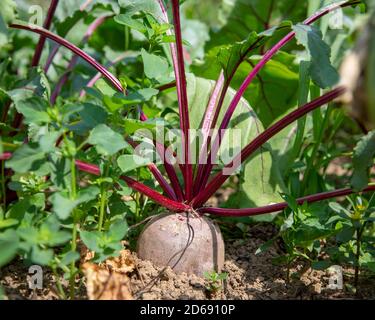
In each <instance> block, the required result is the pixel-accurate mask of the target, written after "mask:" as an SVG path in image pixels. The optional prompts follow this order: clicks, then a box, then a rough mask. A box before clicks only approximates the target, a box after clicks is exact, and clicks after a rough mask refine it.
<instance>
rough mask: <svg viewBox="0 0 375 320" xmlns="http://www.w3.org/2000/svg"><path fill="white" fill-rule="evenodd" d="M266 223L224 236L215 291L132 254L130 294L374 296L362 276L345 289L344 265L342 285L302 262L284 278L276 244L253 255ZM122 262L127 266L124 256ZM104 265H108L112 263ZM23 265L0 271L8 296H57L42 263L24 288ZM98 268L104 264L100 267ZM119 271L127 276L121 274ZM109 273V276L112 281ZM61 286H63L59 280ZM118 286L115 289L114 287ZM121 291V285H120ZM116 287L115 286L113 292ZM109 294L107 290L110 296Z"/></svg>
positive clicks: (348, 274) (373, 285) (267, 230)
mask: <svg viewBox="0 0 375 320" xmlns="http://www.w3.org/2000/svg"><path fill="white" fill-rule="evenodd" d="M273 232H274V230H273V227H272V226H271V225H258V226H253V227H251V229H250V234H249V237H248V238H246V239H240V240H239V239H236V240H227V241H226V250H227V251H226V262H225V270H224V271H225V272H227V273H228V276H227V279H226V280H225V281H224V282H223V283H222V286H221V288H220V290H219V291H218V292H216V293H210V292H208V291H207V289H206V286H207V280H205V279H202V278H199V277H196V276H194V275H186V274H181V275H176V274H175V273H174V272H173V270H172V269H171V268H169V267H168V268H166V269H164V270H163V268H160V267H155V266H154V265H153V264H152V263H151V262H149V261H143V260H140V259H138V258H137V257H136V255H135V253H133V254H132V256H133V259H132V260H133V264H134V268H133V267H131V268H129V270H132V271H131V272H130V273H129V270H128V271H127V272H128V273H127V275H128V277H129V279H130V281H127V282H125V281H124V283H126V286H129V288H127V289H129V291H130V292H131V294H132V296H133V298H134V299H152V300H154V299H246V300H247V299H249V300H251V299H262V300H275V299H374V298H375V280H374V279H372V280H371V279H370V278H368V277H367V278H365V277H363V279H362V280H361V283H360V290H359V292H358V293H357V295H355V294H353V293H351V292H350V290H348V288H347V285H348V284H350V283H351V281H352V278H353V277H352V274H353V270H349V269H345V270H344V289H343V290H330V289H327V286H328V282H329V274H328V272H327V271H316V270H311V269H309V268H305V266H304V265H303V264H302V263H296V264H295V265H294V266H293V267H292V268H291V277H290V278H291V280H290V283H289V284H286V281H285V279H286V269H285V267H282V266H275V265H274V264H273V263H272V259H273V258H274V257H277V256H278V255H279V254H280V249H279V248H277V247H273V248H270V250H269V251H267V252H265V253H262V254H259V255H255V251H256V249H257V248H258V247H259V246H260V245H261V244H262V243H264V242H265V241H266V240H267V239H270V237H272V235H273ZM126 263H127V265H126V267H127V268H128V265H129V263H130V262H129V260H127V262H126ZM106 267H107V269H111V268H112V270H113V266H111V268H108V265H107V266H106ZM27 271H28V269H27V268H26V267H25V266H23V264H22V263H21V262H19V261H18V262H14V263H13V264H12V265H9V266H7V267H5V268H3V270H2V271H0V284H1V285H2V286H3V288H4V289H5V292H6V295H7V298H8V299H39V300H44V299H57V298H58V294H57V290H56V285H55V278H54V276H53V275H52V274H51V273H50V272H48V271H47V270H46V269H45V273H44V283H43V286H44V289H42V290H37V289H36V290H30V289H29V288H28V282H27V277H28V276H27V274H28V272H27ZM102 272H103V270H102ZM124 277H127V276H126V275H124ZM113 279H116V278H112V282H113ZM63 285H64V287H66V286H67V283H66V281H63ZM77 286H80V288H81V289H80V292H81V293H80V294H79V295H78V296H77V298H78V299H87V295H86V278H85V277H82V278H81V279H80V281H79V282H77ZM117 290H118V289H117ZM120 291H121V290H120ZM118 292H119V291H117V293H118ZM110 296H111V295H110V294H109V295H106V297H110Z"/></svg>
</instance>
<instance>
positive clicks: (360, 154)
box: [351, 131, 375, 191]
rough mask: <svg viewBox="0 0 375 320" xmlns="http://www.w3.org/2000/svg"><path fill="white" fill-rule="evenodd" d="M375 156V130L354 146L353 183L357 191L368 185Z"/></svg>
mask: <svg viewBox="0 0 375 320" xmlns="http://www.w3.org/2000/svg"><path fill="white" fill-rule="evenodd" d="M374 156H375V131H371V132H369V133H368V134H367V135H366V136H365V137H363V138H362V139H361V140H360V141H359V142H358V143H357V146H356V147H355V148H354V153H353V176H352V179H351V185H352V187H353V188H354V189H355V190H356V191H361V190H362V189H363V188H365V187H366V186H367V184H368V181H369V170H370V168H371V167H372V166H373V164H374Z"/></svg>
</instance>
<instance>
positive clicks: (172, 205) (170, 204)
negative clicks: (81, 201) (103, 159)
mask: <svg viewBox="0 0 375 320" xmlns="http://www.w3.org/2000/svg"><path fill="white" fill-rule="evenodd" d="M11 157H12V154H11V153H10V152H5V153H3V154H0V161H1V160H8V159H10V158H11ZM76 166H77V168H78V169H79V170H81V171H84V172H87V173H90V174H93V175H96V176H100V169H99V167H98V166H96V165H93V164H90V163H86V162H83V161H80V160H76ZM120 178H121V179H122V180H124V181H125V182H126V183H127V184H128V186H129V187H130V188H132V189H133V190H136V191H138V192H140V193H142V194H144V195H145V196H147V197H149V198H151V199H153V200H154V201H155V202H156V203H159V204H160V205H162V206H163V207H165V208H167V209H169V210H172V211H174V212H183V211H189V210H190V209H191V208H190V207H189V206H188V205H186V204H184V203H180V202H176V201H173V200H171V199H169V198H167V197H165V196H163V195H162V194H160V193H159V192H157V191H155V190H153V189H151V188H150V187H147V186H146V185H144V184H143V183H140V182H137V181H135V180H134V179H132V178H130V177H127V176H121V177H120Z"/></svg>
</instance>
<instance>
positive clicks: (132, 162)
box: [117, 154, 151, 173]
mask: <svg viewBox="0 0 375 320" xmlns="http://www.w3.org/2000/svg"><path fill="white" fill-rule="evenodd" d="M150 163H151V161H150V160H149V159H146V158H143V157H140V156H137V155H136V154H134V155H128V154H125V155H122V156H120V157H119V158H118V159H117V164H118V166H119V167H120V169H121V171H122V172H123V173H126V172H129V171H132V170H134V169H137V168H141V167H144V166H147V165H148V164H150Z"/></svg>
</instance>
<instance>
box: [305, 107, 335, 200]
mask: <svg viewBox="0 0 375 320" xmlns="http://www.w3.org/2000/svg"><path fill="white" fill-rule="evenodd" d="M331 111H332V106H328V108H327V110H326V113H325V115H324V119H323V122H320V124H319V125H320V131H319V132H318V134H317V137H316V141H315V143H314V148H313V151H312V153H311V156H310V157H309V159H308V161H307V167H306V170H305V174H304V176H303V180H302V186H301V191H302V193H304V192H305V189H306V186H307V184H308V182H309V177H310V174H311V171H312V169H313V167H314V161H315V160H316V156H317V153H318V151H319V147H320V145H321V144H322V140H323V134H324V131H325V129H326V127H327V124H328V120H329V117H330V115H331Z"/></svg>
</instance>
